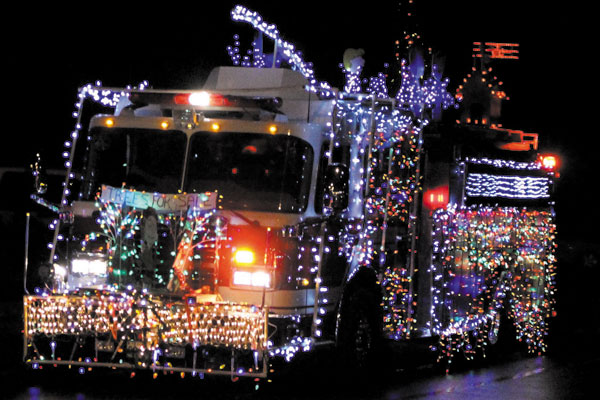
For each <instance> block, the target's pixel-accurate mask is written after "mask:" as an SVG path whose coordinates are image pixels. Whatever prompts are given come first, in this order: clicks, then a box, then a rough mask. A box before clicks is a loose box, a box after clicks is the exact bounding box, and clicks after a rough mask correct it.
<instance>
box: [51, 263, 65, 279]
mask: <svg viewBox="0 0 600 400" xmlns="http://www.w3.org/2000/svg"><path fill="white" fill-rule="evenodd" d="M54 275H56V276H59V277H61V278H64V277H65V276H67V268H65V266H64V265H60V264H56V263H55V264H54Z"/></svg>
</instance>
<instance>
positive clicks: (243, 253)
mask: <svg viewBox="0 0 600 400" xmlns="http://www.w3.org/2000/svg"><path fill="white" fill-rule="evenodd" d="M254 259H255V258H254V252H253V251H252V250H248V249H239V250H237V251H236V252H235V253H234V254H233V260H234V261H235V262H236V264H238V265H250V264H253V263H254Z"/></svg>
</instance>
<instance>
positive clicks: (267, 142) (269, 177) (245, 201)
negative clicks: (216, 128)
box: [184, 132, 313, 213]
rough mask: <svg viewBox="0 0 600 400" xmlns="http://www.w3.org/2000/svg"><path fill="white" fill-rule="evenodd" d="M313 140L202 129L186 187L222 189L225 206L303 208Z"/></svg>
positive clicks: (194, 143)
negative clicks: (203, 130) (310, 143)
mask: <svg viewBox="0 0 600 400" xmlns="http://www.w3.org/2000/svg"><path fill="white" fill-rule="evenodd" d="M312 160H313V151H312V148H311V146H310V145H309V144H308V143H306V142H304V141H303V140H301V139H299V138H296V137H294V136H288V135H269V134H255V133H239V132H219V133H217V134H215V133H214V132H198V133H195V134H194V135H193V136H192V138H191V143H190V152H189V160H188V168H187V179H186V184H185V187H184V191H186V192H188V193H189V192H206V191H215V190H216V191H218V193H219V197H220V205H221V206H223V208H225V209H246V210H255V211H275V212H290V213H296V212H301V211H303V210H304V209H305V208H306V205H307V203H308V192H309V185H310V175H311V174H310V172H311V166H312Z"/></svg>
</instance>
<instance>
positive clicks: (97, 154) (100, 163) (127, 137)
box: [88, 128, 186, 193]
mask: <svg viewBox="0 0 600 400" xmlns="http://www.w3.org/2000/svg"><path fill="white" fill-rule="evenodd" d="M91 134H92V139H91V144H90V146H91V149H90V150H91V151H90V159H89V169H88V174H89V175H88V180H89V182H90V185H91V187H90V189H91V190H92V191H94V190H95V189H96V187H94V186H99V185H101V184H105V185H110V186H115V187H121V186H122V185H123V184H124V183H125V187H128V188H135V189H136V190H145V191H151V192H159V193H177V191H178V190H179V187H180V184H181V175H182V170H183V159H184V155H185V147H186V136H185V134H183V133H182V132H169V131H158V130H149V129H129V128H128V129H119V128H110V129H109V128H96V129H94V130H93V131H92V133H91ZM92 193H93V192H92Z"/></svg>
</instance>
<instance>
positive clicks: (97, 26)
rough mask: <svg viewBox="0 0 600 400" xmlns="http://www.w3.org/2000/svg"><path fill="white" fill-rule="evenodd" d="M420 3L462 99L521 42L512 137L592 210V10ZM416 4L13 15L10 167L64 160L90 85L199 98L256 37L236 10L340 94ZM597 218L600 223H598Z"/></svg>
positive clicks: (570, 202) (375, 63)
mask: <svg viewBox="0 0 600 400" xmlns="http://www.w3.org/2000/svg"><path fill="white" fill-rule="evenodd" d="M415 1H416V9H415V11H416V12H415V14H414V15H413V17H411V18H410V19H409V20H410V21H411V22H415V23H418V26H419V32H420V33H421V34H422V36H423V38H424V40H425V43H426V44H428V45H430V46H431V47H433V48H434V49H435V50H436V51H439V52H441V53H443V54H445V56H446V64H445V76H447V77H449V78H450V86H451V88H452V89H454V88H455V87H456V85H457V84H458V82H459V81H460V80H462V78H463V77H464V76H465V75H466V74H467V73H468V72H469V69H470V68H471V65H472V58H471V49H472V42H473V41H496V42H517V43H519V44H520V59H519V60H518V61H504V62H502V63H498V64H492V66H493V67H494V68H495V69H496V70H497V73H498V75H499V77H500V78H501V79H502V80H503V81H504V82H505V85H506V90H507V92H508V94H509V96H510V97H511V100H510V101H509V102H508V103H507V104H506V105H505V108H504V109H505V111H506V113H505V115H506V117H507V121H510V124H509V123H505V127H507V128H513V129H521V130H525V131H529V132H537V133H539V134H540V138H541V143H542V146H543V147H546V148H549V149H552V150H554V151H557V152H558V153H559V154H561V156H562V158H563V160H564V168H563V180H562V182H561V190H562V191H563V193H564V194H565V195H564V198H565V199H564V201H563V203H562V204H563V206H562V207H558V208H559V210H560V209H561V208H565V209H570V208H571V207H575V208H577V206H576V204H578V203H577V202H581V199H582V198H584V199H586V201H589V202H590V203H591V202H592V199H591V196H592V194H591V192H589V191H588V190H589V189H590V188H591V189H592V190H593V188H592V187H591V186H587V187H586V185H589V183H588V182H586V177H585V175H584V174H583V173H584V172H585V171H587V172H589V171H590V170H597V167H593V166H592V165H593V164H592V162H591V160H592V159H593V158H592V156H594V157H595V151H593V150H594V149H593V148H592V147H591V146H590V145H589V143H586V139H587V140H589V139H588V138H589V135H588V129H589V127H588V126H587V124H589V122H588V120H587V119H584V118H583V117H585V116H586V115H589V111H588V110H587V108H589V106H587V105H586V102H585V101H584V100H583V92H584V89H585V87H582V85H584V84H585V83H584V80H585V79H588V77H589V76H590V75H591V72H592V71H593V70H591V69H589V67H590V63H591V59H590V55H589V50H588V52H587V53H586V52H584V49H585V48H586V45H585V44H584V43H582V40H583V38H585V35H584V30H585V27H586V26H588V25H586V22H585V21H584V20H583V19H582V17H579V16H578V15H581V14H585V12H583V11H584V10H580V9H574V8H573V7H574V6H573V5H571V4H570V3H568V2H558V3H554V4H552V5H551V4H550V3H548V2H545V1H522V0H521V1H515V0H504V1H501V0H494V1H482V0H479V1H472V0H466V1H424V0H415ZM407 2H408V0H403V1H401V2H400V1H392V0H390V1H370V2H368V1H366V2H362V3H358V4H356V5H348V4H350V2H342V1H314V0H308V1H303V2H291V1H249V2H230V1H217V0H215V1H213V2H212V3H215V4H213V5H211V6H207V5H206V4H207V3H209V2H207V1H199V2H177V1H173V2H159V3H158V4H159V5H158V6H156V5H151V4H149V3H148V2H144V3H141V2H140V3H138V4H135V3H131V2H127V3H125V4H122V3H118V4H117V3H112V4H115V5H114V6H113V7H112V8H111V9H107V5H108V4H111V3H107V2H94V1H89V2H85V3H81V4H82V5H78V6H77V7H76V8H73V9H65V10H57V9H56V8H55V7H56V6H55V4H54V3H51V4H49V5H42V6H35V8H31V7H30V6H29V5H27V4H22V5H17V10H16V11H15V12H14V13H13V14H12V17H11V18H12V19H14V20H15V21H14V22H16V24H14V25H11V26H16V27H11V28H8V27H7V26H6V25H4V27H3V28H2V35H3V38H4V39H5V40H4V43H5V45H4V46H3V47H4V49H3V50H4V56H3V59H4V60H5V61H4V62H5V64H6V63H8V67H9V68H8V70H9V72H8V73H5V76H4V77H5V85H4V87H5V93H11V96H10V99H9V101H8V105H9V107H10V109H11V110H12V111H11V113H6V114H5V117H6V116H9V117H12V116H14V117H15V118H13V119H11V122H10V123H9V130H8V131H6V130H5V131H4V135H5V137H6V135H7V134H11V136H13V135H12V133H15V135H14V136H15V137H16V143H15V145H14V146H13V147H10V148H9V147H8V146H3V148H2V155H1V160H2V161H1V164H2V165H28V164H29V163H30V162H31V157H32V155H33V154H35V152H37V151H40V150H41V151H42V153H43V155H44V157H45V158H46V159H47V163H48V164H52V163H53V162H54V161H58V160H60V151H61V150H62V142H63V141H64V140H65V139H66V137H67V136H68V134H69V132H70V130H71V129H72V128H73V123H74V120H73V119H72V118H71V112H72V111H73V109H74V108H73V104H74V101H75V95H76V90H77V88H78V87H79V86H80V85H83V84H85V83H88V82H94V81H96V80H101V81H102V83H103V84H104V85H105V86H123V85H127V84H133V85H137V84H138V83H139V82H141V81H142V80H148V81H149V83H150V84H151V85H152V86H154V87H158V88H166V87H170V88H174V87H185V88H192V87H194V86H195V85H196V86H197V85H199V84H201V83H202V81H203V79H204V77H205V76H206V75H207V73H208V71H209V70H210V69H211V68H212V67H213V66H216V65H219V64H221V65H230V61H229V57H228V56H227V54H226V51H225V47H226V46H227V45H228V44H231V43H232V42H233V39H232V35H233V34H234V33H239V34H240V37H241V42H242V43H241V45H242V46H241V48H242V49H245V48H249V47H250V42H251V38H252V34H253V30H252V29H251V28H250V26H249V25H247V24H243V23H239V22H233V21H232V20H231V19H230V16H229V12H230V10H231V9H232V8H233V5H235V4H238V3H240V4H243V5H245V6H247V7H248V8H250V9H253V10H255V11H258V12H259V13H260V14H261V15H262V16H263V17H264V19H265V20H266V21H267V22H270V23H273V24H276V25H277V27H278V28H279V31H280V32H281V34H282V35H283V37H284V38H285V39H286V40H288V41H289V42H292V43H295V44H296V45H297V47H298V48H299V49H301V50H303V53H304V59H305V60H307V61H312V62H313V63H314V65H315V74H316V76H317V78H318V79H320V80H326V81H328V82H330V83H331V84H332V85H334V86H338V87H339V86H341V85H342V78H343V76H342V74H341V72H340V69H339V67H338V64H339V63H340V62H341V60H342V54H343V52H344V50H345V49H346V48H348V47H355V48H358V47H360V48H364V49H365V51H366V54H365V60H366V65H365V68H366V69H365V73H364V74H363V76H367V77H368V76H372V75H375V74H376V73H377V72H379V71H380V70H382V69H383V63H384V62H387V61H392V60H393V53H394V41H395V40H396V39H398V38H399V37H400V35H401V33H402V30H403V28H404V26H403V21H406V20H407V19H406V16H405V14H404V12H403V11H399V10H398V9H399V4H400V3H407ZM325 4H326V6H324V5H325ZM523 6H527V8H526V9H525V8H523ZM30 8H31V9H30ZM405 9H406V8H403V9H401V10H405ZM588 15H589V13H588ZM586 70H587V71H588V72H586ZM4 103H5V104H7V103H6V100H5V101H4ZM13 112H14V113H13ZM584 124H586V126H584ZM586 127H587V128H586ZM567 194H568V195H567ZM588 197H590V199H589V200H587V198H588ZM593 218H595V222H600V221H598V220H599V219H600V218H599V217H598V212H597V211H595V215H593ZM592 221H593V219H592ZM587 231H589V232H592V231H593V230H592V227H590V228H589V229H588V230H587ZM593 234H595V235H596V236H595V237H596V238H597V237H598V234H597V233H595V232H593Z"/></svg>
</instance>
